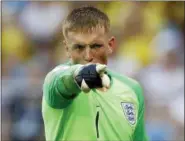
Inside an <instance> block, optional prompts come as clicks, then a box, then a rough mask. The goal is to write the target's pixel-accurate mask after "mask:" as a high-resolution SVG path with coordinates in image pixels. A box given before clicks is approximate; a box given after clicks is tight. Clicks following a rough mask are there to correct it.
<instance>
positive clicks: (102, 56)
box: [94, 48, 108, 63]
mask: <svg viewBox="0 0 185 141" xmlns="http://www.w3.org/2000/svg"><path fill="white" fill-rule="evenodd" d="M107 56H108V52H107V51H106V49H105V48H102V49H99V50H98V51H97V52H96V55H95V56H94V57H95V58H96V59H97V60H98V61H101V62H102V63H105V62H106V61H107Z"/></svg>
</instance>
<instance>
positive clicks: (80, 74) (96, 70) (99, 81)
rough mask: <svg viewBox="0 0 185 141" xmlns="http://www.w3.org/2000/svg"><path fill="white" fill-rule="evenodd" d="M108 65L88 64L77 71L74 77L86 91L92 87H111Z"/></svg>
mask: <svg viewBox="0 0 185 141" xmlns="http://www.w3.org/2000/svg"><path fill="white" fill-rule="evenodd" d="M105 71H106V65H102V64H87V65H84V66H82V67H80V68H79V69H77V70H76V71H75V74H74V79H75V81H76V83H77V84H78V86H79V87H80V88H81V90H82V91H84V92H89V91H90V89H92V88H102V87H106V88H109V86H110V79H109V77H108V76H107V75H106V72H105Z"/></svg>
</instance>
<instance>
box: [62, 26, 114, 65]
mask: <svg viewBox="0 0 185 141" xmlns="http://www.w3.org/2000/svg"><path fill="white" fill-rule="evenodd" d="M114 42H115V40H114V37H112V38H110V39H109V38H108V36H107V35H106V34H105V32H104V29H103V28H99V29H97V30H94V31H93V32H91V33H82V32H68V35H67V38H66V39H65V41H64V43H65V45H66V50H67V53H68V56H69V58H71V60H72V63H73V64H87V63H101V64H107V57H108V54H110V53H112V50H113V47H114V44H115V43H114Z"/></svg>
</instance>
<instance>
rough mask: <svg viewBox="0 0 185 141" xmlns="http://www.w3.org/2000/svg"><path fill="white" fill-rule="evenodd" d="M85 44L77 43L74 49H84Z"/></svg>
mask: <svg viewBox="0 0 185 141" xmlns="http://www.w3.org/2000/svg"><path fill="white" fill-rule="evenodd" d="M84 48H85V46H84V45H75V46H74V49H78V50H81V49H84Z"/></svg>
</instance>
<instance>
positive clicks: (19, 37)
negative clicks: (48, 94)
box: [1, 1, 184, 141]
mask: <svg viewBox="0 0 185 141" xmlns="http://www.w3.org/2000/svg"><path fill="white" fill-rule="evenodd" d="M87 4H88V5H93V6H96V7H98V8H100V9H102V10H103V11H104V12H105V13H107V14H108V16H109V18H110V20H111V26H112V27H111V32H112V34H113V35H114V36H115V37H116V46H117V47H116V48H115V50H114V53H113V54H112V55H111V56H110V58H109V64H108V67H109V68H111V69H112V70H115V71H117V72H119V73H122V74H125V75H127V76H130V77H132V78H134V79H136V80H138V81H139V82H140V84H141V85H142V86H143V90H144V95H145V103H146V116H145V117H146V129H147V133H148V136H149V138H150V141H167V140H176V141H182V140H184V2H129V1H127V2H111V1H107V2H98V1H95V2H82V1H81V2H80V1H78V2H35V1H32V2H31V1H15V2H14V1H9V2H8V1H7V2H5V1H4V2H2V29H1V30H2V53H1V54H2V101H1V102H2V103H1V106H2V141H41V140H44V131H43V120H42V116H41V100H42V84H43V81H44V77H45V75H46V74H47V73H48V72H49V71H50V70H51V69H53V67H55V66H56V65H59V64H61V63H64V62H66V61H67V56H66V53H65V50H64V46H63V44H62V40H63V36H62V31H61V29H62V28H61V24H62V21H63V19H64V17H65V16H66V15H67V14H68V12H69V11H70V10H71V9H73V8H75V7H80V6H82V5H87Z"/></svg>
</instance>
